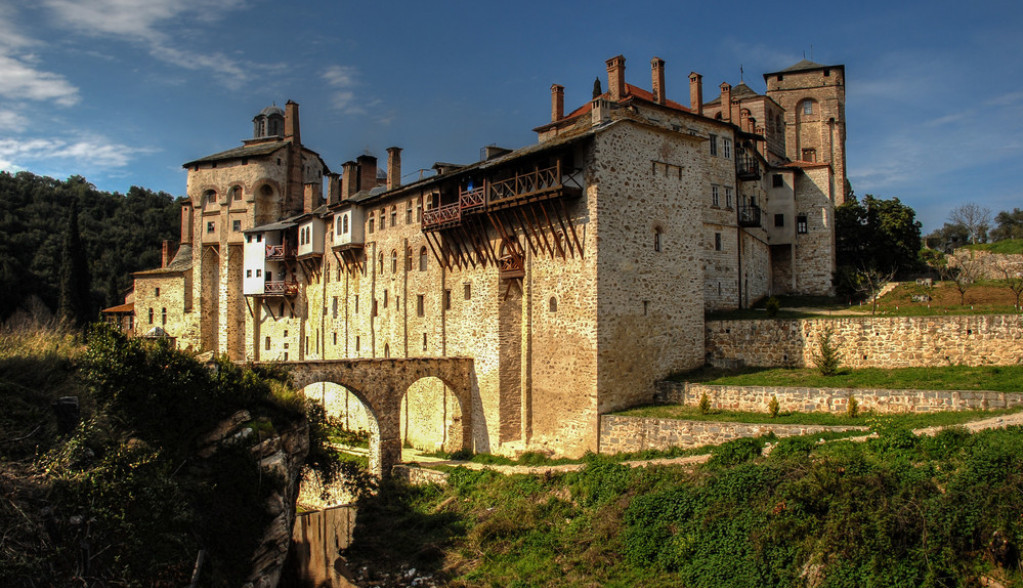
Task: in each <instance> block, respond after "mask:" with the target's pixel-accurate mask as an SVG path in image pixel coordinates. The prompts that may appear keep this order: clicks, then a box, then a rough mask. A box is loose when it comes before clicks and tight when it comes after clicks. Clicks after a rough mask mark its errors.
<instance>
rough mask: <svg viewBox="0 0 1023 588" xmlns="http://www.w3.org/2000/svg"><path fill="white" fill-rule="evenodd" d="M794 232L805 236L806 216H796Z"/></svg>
mask: <svg viewBox="0 0 1023 588" xmlns="http://www.w3.org/2000/svg"><path fill="white" fill-rule="evenodd" d="M796 232H797V233H799V234H800V235H805V234H806V215H805V214H797V215H796Z"/></svg>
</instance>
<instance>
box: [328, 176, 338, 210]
mask: <svg viewBox="0 0 1023 588" xmlns="http://www.w3.org/2000/svg"><path fill="white" fill-rule="evenodd" d="M340 200H341V176H339V175H338V174H336V173H333V172H331V173H329V174H327V204H331V205H334V204H337V203H338V202H339V201H340Z"/></svg>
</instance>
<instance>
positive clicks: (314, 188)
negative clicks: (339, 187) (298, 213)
mask: <svg viewBox="0 0 1023 588" xmlns="http://www.w3.org/2000/svg"><path fill="white" fill-rule="evenodd" d="M321 185H322V184H318V183H316V184H305V185H304V186H303V187H302V188H303V189H302V212H312V211H314V210H316V208H317V207H318V206H319V205H320V201H321V200H323V188H321V187H320V186H321Z"/></svg>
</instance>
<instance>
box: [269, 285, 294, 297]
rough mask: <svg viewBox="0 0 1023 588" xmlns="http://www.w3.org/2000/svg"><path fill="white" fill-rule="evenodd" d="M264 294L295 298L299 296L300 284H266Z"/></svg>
mask: <svg viewBox="0 0 1023 588" xmlns="http://www.w3.org/2000/svg"><path fill="white" fill-rule="evenodd" d="M263 294H266V295H267V296H294V295H296V294H298V282H266V284H265V285H264V286H263Z"/></svg>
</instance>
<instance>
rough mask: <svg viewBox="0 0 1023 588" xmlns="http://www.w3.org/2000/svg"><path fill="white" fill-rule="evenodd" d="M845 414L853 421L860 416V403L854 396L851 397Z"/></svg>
mask: <svg viewBox="0 0 1023 588" xmlns="http://www.w3.org/2000/svg"><path fill="white" fill-rule="evenodd" d="M845 414H846V416H848V417H849V418H851V419H854V418H856V417H857V416H859V414H860V402H859V400H856V397H855V396H853V395H852V394H850V395H849V404H847V405H846V406H845Z"/></svg>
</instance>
